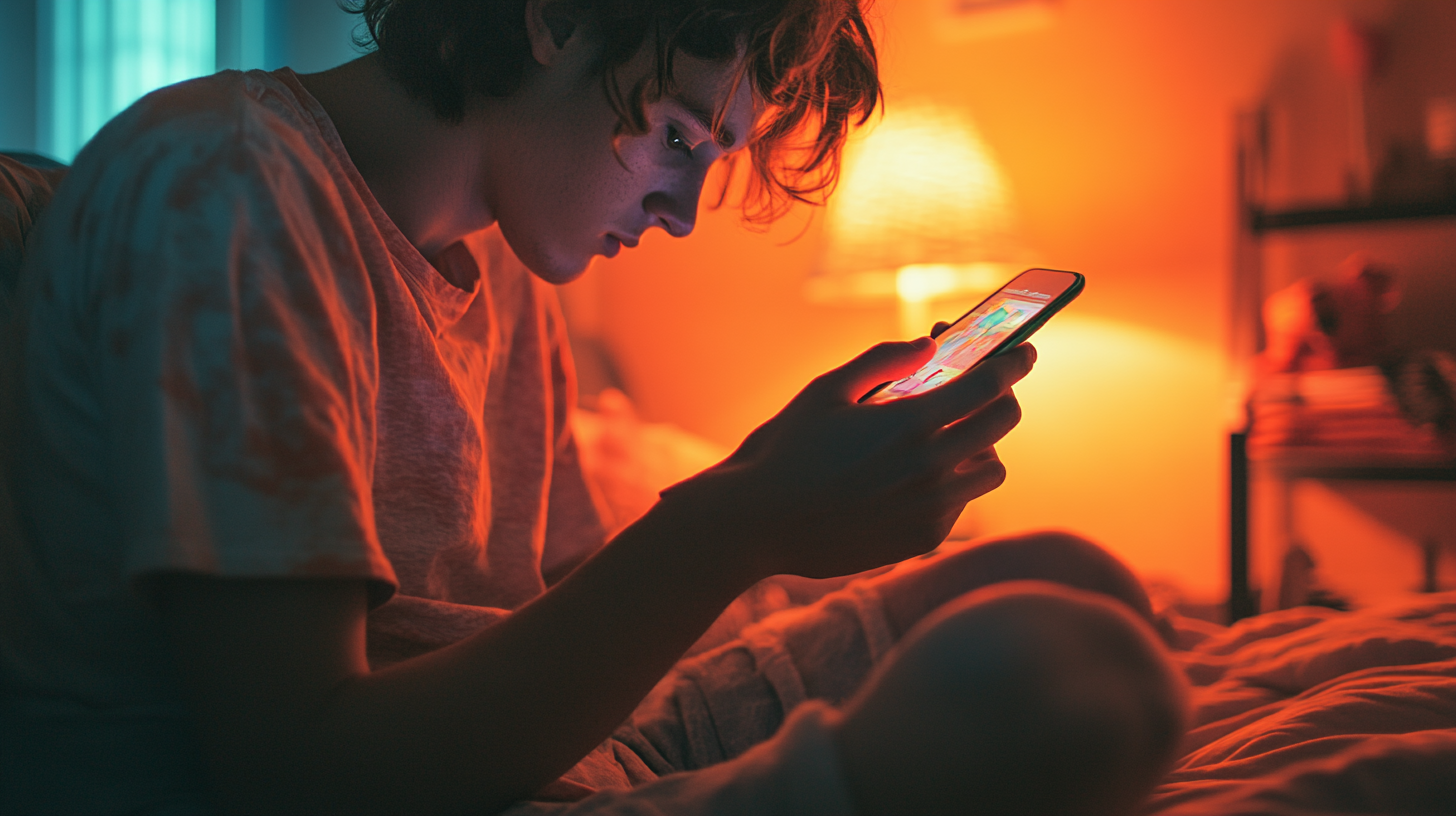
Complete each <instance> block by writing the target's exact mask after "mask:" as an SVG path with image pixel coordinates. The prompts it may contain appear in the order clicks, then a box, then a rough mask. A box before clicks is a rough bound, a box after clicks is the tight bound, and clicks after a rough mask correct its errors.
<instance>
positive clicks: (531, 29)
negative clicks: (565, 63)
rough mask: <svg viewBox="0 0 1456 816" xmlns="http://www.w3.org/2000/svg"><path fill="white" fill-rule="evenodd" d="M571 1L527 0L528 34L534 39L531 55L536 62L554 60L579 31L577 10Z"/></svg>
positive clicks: (550, 61)
mask: <svg viewBox="0 0 1456 816" xmlns="http://www.w3.org/2000/svg"><path fill="white" fill-rule="evenodd" d="M569 5H570V4H569V3H566V2H562V0H527V3H526V37H527V38H528V39H530V41H531V56H533V57H535V58H536V62H538V63H540V64H542V65H552V64H554V63H555V62H556V60H557V59H559V58H560V56H561V52H562V50H563V49H565V48H566V43H567V42H568V41H569V40H570V39H571V36H572V35H573V34H575V33H576V31H577V28H578V26H577V23H578V20H577V11H576V9H572V8H569Z"/></svg>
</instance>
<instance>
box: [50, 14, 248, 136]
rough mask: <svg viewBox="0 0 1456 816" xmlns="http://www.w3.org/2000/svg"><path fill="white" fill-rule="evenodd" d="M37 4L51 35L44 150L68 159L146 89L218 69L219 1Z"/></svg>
mask: <svg viewBox="0 0 1456 816" xmlns="http://www.w3.org/2000/svg"><path fill="white" fill-rule="evenodd" d="M39 5H40V8H39V11H40V13H41V14H42V15H49V16H50V17H49V20H43V21H42V26H41V30H42V31H47V30H48V31H49V33H50V42H49V46H50V56H51V59H50V82H49V84H50V88H49V89H47V90H49V92H50V93H49V99H50V105H49V108H50V110H49V116H48V117H45V119H46V120H47V121H43V122H42V123H41V126H42V133H41V137H42V144H41V149H42V150H44V151H45V152H47V153H50V154H51V155H53V156H55V157H56V158H58V159H61V160H62V161H66V162H69V161H71V160H72V159H74V158H75V156H76V152H77V151H78V150H80V149H81V146H82V145H84V144H85V143H86V141H87V140H88V139H90V138H91V136H92V135H94V134H95V133H96V131H97V130H99V129H100V128H101V126H102V125H103V124H105V123H106V121H107V120H108V119H110V118H111V117H113V116H115V115H116V114H117V113H119V112H121V110H122V109H124V108H125V107H126V106H128V105H130V104H131V103H132V102H135V101H136V100H137V99H138V98H140V97H141V96H142V95H143V94H146V93H148V92H149V91H153V90H155V89H157V88H160V87H162V86H163V85H170V84H172V83H174V82H180V81H182V80H184V79H191V78H192V77H197V76H204V75H207V74H211V73H212V72H213V71H214V70H215V69H216V67H217V57H216V49H217V24H216V0H50V2H47V3H41V4H39ZM259 5H261V3H260V4H259ZM46 23H49V25H46ZM43 46H44V44H43Z"/></svg>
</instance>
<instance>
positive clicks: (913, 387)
mask: <svg viewBox="0 0 1456 816" xmlns="http://www.w3.org/2000/svg"><path fill="white" fill-rule="evenodd" d="M1075 282H1076V276H1075V275H1072V274H1071V273H1068V272H1057V271H1054V270H1051V269H1028V270H1027V271H1025V272H1023V273H1021V274H1020V275H1017V276H1016V277H1015V278H1013V279H1012V280H1011V282H1010V283H1008V284H1006V285H1005V286H1003V287H1001V288H1000V289H998V290H996V292H995V293H994V294H992V295H991V296H990V297H988V298H986V300H985V301H983V302H982V303H981V305H979V306H977V307H976V308H974V309H972V310H970V311H969V312H967V313H966V314H965V315H964V316H963V317H961V319H960V320H957V321H956V322H955V323H954V324H953V325H952V326H951V327H950V328H948V329H946V330H945V331H944V332H941V335H940V337H937V338H936V343H937V345H938V348H937V349H936V350H935V356H934V357H931V358H930V362H928V363H926V364H925V365H923V366H921V367H920V370H919V371H916V372H915V373H914V374H911V375H910V376H908V377H906V378H904V379H901V380H896V381H894V382H892V383H890V384H889V385H887V386H885V387H884V388H882V389H880V390H879V391H877V392H875V393H874V394H873V395H871V396H870V397H868V398H867V399H865V400H864V402H889V401H890V400H895V399H900V398H901V397H908V396H910V395H911V394H919V393H922V392H925V391H929V390H930V389H932V388H935V387H936V386H938V385H941V384H943V383H945V382H946V381H948V380H951V379H953V378H955V377H956V376H958V375H960V374H961V373H962V372H964V371H966V370H967V369H969V368H971V367H973V366H975V365H976V363H979V362H981V361H982V360H984V359H986V357H987V356H988V355H990V354H992V353H993V352H995V351H996V350H997V349H999V348H1000V347H1001V346H1002V345H1004V344H1005V343H1006V341H1008V340H1010V339H1011V336H1012V335H1013V334H1015V333H1016V331H1017V329H1020V328H1021V327H1022V326H1024V325H1026V324H1027V323H1028V322H1030V321H1031V320H1032V319H1034V318H1035V317H1036V316H1037V315H1038V314H1040V313H1041V311H1042V310H1043V309H1045V308H1046V307H1047V306H1049V305H1051V304H1052V303H1053V302H1055V301H1056V299H1057V297H1058V296H1060V295H1061V294H1062V293H1063V292H1065V291H1066V290H1067V289H1068V287H1070V286H1071V285H1072V284H1073V283H1075Z"/></svg>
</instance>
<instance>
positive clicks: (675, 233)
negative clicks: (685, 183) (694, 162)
mask: <svg viewBox="0 0 1456 816" xmlns="http://www.w3.org/2000/svg"><path fill="white" fill-rule="evenodd" d="M702 188H703V185H702V182H701V181H700V182H699V183H698V184H696V185H693V186H692V189H691V190H683V191H680V192H673V193H668V192H656V193H649V194H648V196H647V198H646V199H645V200H643V202H642V207H643V209H645V210H647V214H648V215H651V216H653V217H654V218H656V219H657V223H658V226H661V227H662V228H663V230H665V231H666V232H667V234H668V235H671V236H672V237H674V238H686V237H687V236H688V235H690V234H691V233H692V231H693V227H694V226H695V225H696V224H697V222H698V194H699V193H700V192H701V191H702Z"/></svg>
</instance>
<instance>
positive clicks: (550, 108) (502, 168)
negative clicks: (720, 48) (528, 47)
mask: <svg viewBox="0 0 1456 816" xmlns="http://www.w3.org/2000/svg"><path fill="white" fill-rule="evenodd" d="M590 56H591V54H590V50H589V49H586V48H578V49H577V50H576V51H575V52H572V51H570V47H569V46H568V49H566V50H565V51H563V59H562V61H561V62H559V63H557V64H553V65H550V66H546V67H542V68H538V69H537V70H536V71H535V72H534V73H533V74H532V75H531V76H530V77H529V78H528V79H527V80H526V82H525V83H524V84H523V86H522V88H521V90H520V91H519V92H518V93H517V94H515V95H514V96H512V97H511V98H510V99H508V100H504V101H503V103H502V105H501V106H500V107H499V108H497V109H496V114H497V116H496V121H497V122H498V123H499V124H498V125H497V126H495V127H492V128H491V130H490V135H491V143H490V144H488V145H487V151H488V155H487V157H486V161H485V165H484V178H482V196H483V197H484V198H485V199H486V200H485V204H486V206H487V207H488V208H489V210H490V212H491V214H492V215H493V216H494V218H495V219H496V222H497V223H498V224H499V225H500V228H501V232H502V234H503V235H504V236H505V238H506V241H507V242H508V243H509V244H510V245H511V249H512V250H514V251H515V253H516V255H517V256H518V257H520V259H521V260H522V261H523V262H524V263H525V264H526V266H527V267H528V268H529V269H530V270H531V271H532V272H534V273H536V274H537V275H538V276H540V277H541V278H542V279H544V280H546V281H549V282H551V283H566V282H568V281H571V280H574V279H575V278H577V277H578V276H580V275H581V274H582V273H583V272H584V271H586V268H587V266H588V264H589V263H590V262H591V260H592V258H593V257H594V256H596V255H603V256H606V257H612V256H613V255H615V254H616V253H617V252H618V251H619V250H620V249H621V248H622V247H623V246H627V247H632V246H635V245H636V244H637V242H638V241H639V240H640V239H641V237H642V234H643V233H645V232H646V231H647V230H648V229H651V228H652V227H661V228H662V229H664V230H666V231H667V232H668V234H670V235H673V236H677V237H682V236H685V235H687V234H688V233H690V232H692V230H693V225H694V224H695V223H696V221H697V211H698V197H699V194H700V193H701V192H702V188H703V180H704V178H705V176H706V175H707V172H708V169H709V167H710V166H711V165H712V164H713V162H715V161H716V160H718V159H719V158H721V157H723V156H724V155H726V154H727V153H729V152H733V151H735V150H739V149H742V147H743V146H744V145H745V144H746V142H747V140H748V134H749V130H750V128H751V127H752V124H753V117H754V105H753V94H752V92H751V91H750V90H749V88H748V87H747V83H746V82H745V83H744V84H743V86H742V87H739V88H738V89H736V92H734V89H733V88H731V87H730V86H731V83H732V73H733V66H732V65H728V64H721V63H710V62H705V61H702V60H697V59H693V58H691V57H687V56H685V55H682V54H679V55H678V57H677V59H676V60H675V62H674V66H673V73H674V80H675V82H676V88H674V89H673V92H672V93H671V94H665V95H663V97H662V98H661V99H659V100H658V101H656V102H652V103H650V104H649V105H648V106H647V115H648V122H649V123H650V125H651V129H650V130H649V131H648V132H647V133H646V134H645V135H642V136H623V137H622V138H621V139H620V140H618V142H617V147H618V150H617V152H615V153H614V152H613V149H612V132H613V129H614V128H615V127H616V124H617V115H616V113H615V112H614V111H613V110H612V108H611V105H610V104H609V103H608V101H607V99H606V94H605V93H604V92H603V89H602V83H601V79H600V77H598V76H596V75H594V74H593V72H592V71H591V70H590V67H589V66H590ZM652 64H653V54H652V48H651V47H650V46H649V47H644V48H643V49H642V51H641V52H640V53H639V54H638V55H637V56H636V57H635V58H634V59H633V60H632V61H630V62H629V63H627V64H626V65H624V66H622V67H621V68H620V69H619V71H618V77H619V81H620V83H621V86H622V88H623V89H624V91H626V90H629V89H631V88H632V87H634V86H635V84H636V83H637V81H638V80H639V79H640V78H641V77H643V76H645V75H646V74H647V73H648V71H650V70H651V68H652ZM730 96H731V97H732V100H731V104H729V97H730ZM725 104H727V105H728V108H727V113H726V115H725V117H724V119H723V122H722V126H721V128H720V129H719V131H718V133H717V134H716V138H715V136H714V134H713V133H712V132H711V131H710V122H711V118H712V116H713V112H714V111H716V110H719V109H720V108H723V107H724V105H725ZM501 113H504V114H505V115H504V116H500V114H501Z"/></svg>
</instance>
